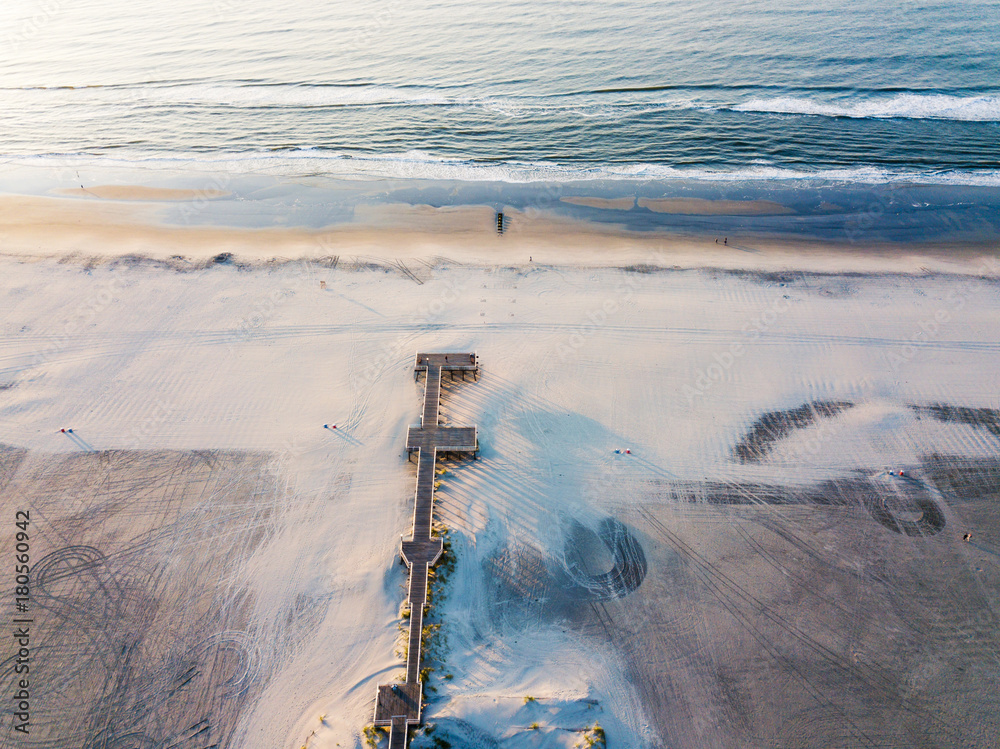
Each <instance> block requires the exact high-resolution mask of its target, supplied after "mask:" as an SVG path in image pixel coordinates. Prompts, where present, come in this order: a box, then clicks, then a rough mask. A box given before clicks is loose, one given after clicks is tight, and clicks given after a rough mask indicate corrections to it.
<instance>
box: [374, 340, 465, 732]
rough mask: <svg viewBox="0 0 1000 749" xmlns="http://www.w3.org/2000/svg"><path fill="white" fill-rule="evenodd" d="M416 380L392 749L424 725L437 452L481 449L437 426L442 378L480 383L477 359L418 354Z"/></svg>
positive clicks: (380, 722) (459, 431) (384, 711)
mask: <svg viewBox="0 0 1000 749" xmlns="http://www.w3.org/2000/svg"><path fill="white" fill-rule="evenodd" d="M414 372H415V374H419V373H420V372H424V373H425V374H426V384H425V387H424V410H423V415H422V417H421V421H420V426H418V427H410V429H409V432H408V433H407V435H406V449H407V450H408V451H409V452H410V453H411V455H412V454H414V453H415V454H416V457H417V490H416V496H415V499H414V503H413V533H412V535H411V538H410V540H408V541H403V542H402V543H401V544H400V554H401V555H402V557H403V561H404V562H406V564H407V565H409V567H410V584H409V594H408V596H409V597H408V600H409V604H410V628H409V632H408V645H407V649H406V681H405V682H402V683H399V682H397V683H393V684H380V685H379V687H378V697H377V699H376V701H375V725H377V726H390V732H389V749H404V747H406V745H407V736H408V728H409V726H414V725H419V724H420V721H421V703H420V700H421V695H422V690H423V685H422V684H421V682H420V655H421V654H420V642H421V635H422V633H423V628H424V608H425V606H426V604H427V570H428V568H429V567H430V566H431V565H432V564H434V563H435V562H436V561H437V560H438V557H440V556H441V551H442V549H443V542H442V540H441V538H439V537H437V536H432V535H431V519H432V516H433V514H434V465H435V463H436V462H437V454H438V450H442V451H444V452H453V453H475V452H476V450H477V448H478V436H477V432H476V427H442V426H440V425H439V424H438V414H439V412H440V408H441V377H442V374H443V373H444V372H448V373H449V375H450V376H451V378H452V379H454V378H455V373H456V372H461V373H462V378H463V379H464V378H465V375H466V373H467V372H471V373H472V375H473V377H474V378H476V379H478V376H479V362H478V360H477V357H476V354H474V353H471V354H469V353H466V354H461V353H459V354H453V353H448V354H417V360H416V365H415V368H414Z"/></svg>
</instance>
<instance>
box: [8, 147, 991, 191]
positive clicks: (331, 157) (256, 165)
mask: <svg viewBox="0 0 1000 749" xmlns="http://www.w3.org/2000/svg"><path fill="white" fill-rule="evenodd" d="M0 160H2V162H3V164H4V169H3V171H8V170H10V169H14V168H18V167H34V168H39V169H52V170H56V171H67V170H69V171H73V170H83V169H87V170H97V171H101V170H118V169H120V170H134V169H142V170H143V171H148V170H162V171H164V172H184V173H191V172H202V173H210V174H234V175H246V174H261V175H270V176H276V177H288V178H292V179H294V178H296V177H306V176H308V177H317V176H323V177H329V178H331V179H425V180H457V181H465V182H507V183H537V182H584V181H598V180H610V181H628V180H635V181H651V180H652V181H665V182H670V181H678V180H697V181H708V182H772V181H774V182H803V183H805V182H808V183H839V184H862V185H875V184H890V183H893V184H923V185H966V186H982V187H1000V170H949V171H938V172H927V171H925V172H920V171H912V170H898V171H894V170H888V169H885V168H882V167H875V166H856V167H852V168H843V169H818V170H805V169H801V170H800V169H786V168H781V167H774V166H768V165H766V164H753V165H750V166H748V167H745V168H742V169H732V170H712V169H701V168H691V167H673V166H668V165H663V164H645V163H633V164H593V165H576V164H572V165H571V164H556V163H550V162H530V161H508V162H500V163H497V162H488V163H487V162H477V161H472V160H469V159H463V158H448V157H443V156H437V155H434V154H430V153H427V152H424V151H419V150H413V151H407V152H405V153H398V154H384V155H370V154H364V155H361V154H351V153H346V152H331V151H323V150H320V149H316V148H312V147H304V148H300V149H296V150H282V151H247V152H230V153H187V154H177V155H165V154H162V153H152V152H147V151H137V150H129V149H118V150H116V151H115V153H114V155H108V156H95V155H89V154H65V155H58V154H50V155H39V156H19V155H10V156H3V155H0Z"/></svg>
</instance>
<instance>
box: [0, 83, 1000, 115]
mask: <svg viewBox="0 0 1000 749" xmlns="http://www.w3.org/2000/svg"><path fill="white" fill-rule="evenodd" d="M4 95H5V96H6V97H10V98H12V102H13V103H17V100H16V97H19V96H20V97H26V98H33V97H51V98H57V99H64V100H65V103H67V104H71V103H73V102H74V100H75V101H77V102H79V100H81V99H86V100H87V101H89V102H94V103H108V104H120V103H128V104H133V105H143V104H149V105H154V106H155V105H162V104H173V105H181V106H183V105H190V106H221V107H233V108H267V107H288V108H310V107H385V106H390V107H391V106H443V107H451V106H463V107H474V108H477V109H481V110H485V111H489V112H493V113H495V114H498V115H500V116H503V117H515V118H516V117H528V116H534V115H538V114H543V113H546V112H549V113H555V112H560V113H565V114H577V115H579V116H582V117H587V118H618V117H621V116H625V115H628V116H633V117H637V116H641V115H643V114H645V113H648V112H654V111H663V110H703V111H712V110H720V109H723V110H729V111H733V112H747V113H771V114H800V115H812V116H818V117H851V118H871V119H888V118H901V119H938V120H958V121H964V122H1000V96H997V95H984V96H955V95H951V94H929V95H928V94H898V95H896V96H893V97H889V98H887V97H865V98H861V97H858V98H854V99H846V100H820V99H815V98H805V97H796V96H778V97H769V98H761V97H757V98H752V99H749V100H748V101H744V102H738V103H726V102H722V101H707V100H703V99H700V98H698V97H695V96H692V95H690V94H679V93H674V94H667V95H657V96H653V97H646V96H643V97H639V98H629V97H626V98H623V99H619V100H608V99H607V98H606V97H604V96H600V95H597V94H587V93H581V94H579V95H573V96H567V97H562V96H514V97H507V96H470V95H467V94H464V93H458V92H455V91H451V92H448V91H442V90H440V89H436V88H430V87H417V86H414V87H393V86H383V85H356V86H351V85H307V84H274V85H261V84H237V83H177V84H136V85H122V86H84V87H79V88H67V87H61V88H29V89H5V90H4ZM25 103H27V102H25Z"/></svg>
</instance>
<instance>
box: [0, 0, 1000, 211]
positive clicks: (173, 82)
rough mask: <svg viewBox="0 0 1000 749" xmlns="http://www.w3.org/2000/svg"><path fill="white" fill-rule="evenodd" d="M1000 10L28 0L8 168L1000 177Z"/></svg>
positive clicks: (876, 181) (820, 179) (13, 57)
mask: <svg viewBox="0 0 1000 749" xmlns="http://www.w3.org/2000/svg"><path fill="white" fill-rule="evenodd" d="M998 28H1000V3H998V2H997V1H996V0H965V1H964V2H955V1H953V0H914V1H908V0H900V1H899V2H893V3H872V2H870V1H869V0H829V1H828V2H825V3H822V4H817V3H815V2H814V1H813V0H782V1H781V2H777V1H775V0H752V1H750V2H743V3H739V4H734V3H718V4H706V3H703V2H698V1H695V0H667V1H664V2H651V1H649V0H645V1H640V0H576V1H575V2H567V1H566V0H563V1H561V2H557V1H555V0H532V1H531V2H527V1H526V0H510V1H509V2H506V3H502V4H500V3H494V2H487V1H486V0H460V1H459V0H439V1H432V0H409V1H408V2H402V0H381V1H380V2H345V1H344V0H338V1H336V2H333V1H331V0H317V1H314V2H303V1H302V0H294V1H293V0H268V2H263V1H261V0H239V1H237V0H197V1H196V0H172V2H170V3H162V2H152V1H150V0H91V1H89V2H85V3H67V2H62V0H25V2H19V3H7V4H4V5H3V6H2V8H0V29H2V30H0V162H2V164H0V170H2V169H3V168H4V166H3V165H6V168H7V169H8V170H9V169H17V168H20V167H24V166H26V165H27V166H39V167H51V168H55V169H60V168H61V170H62V172H66V171H67V169H69V170H70V171H74V172H75V171H79V170H80V169H81V168H82V169H83V171H84V173H85V174H86V172H87V170H88V169H99V168H101V167H109V168H112V167H124V166H129V165H131V166H135V167H141V168H144V169H148V170H152V171H155V170H169V169H177V170H183V169H205V170H210V169H219V170H224V171H226V172H228V173H235V174H240V173H244V174H258V173H266V174H269V175H272V176H275V175H279V176H283V177H292V178H295V177H309V178H312V177H322V176H330V177H338V178H348V179H357V178H383V179H386V178H388V179H397V178H400V179H428V180H460V181H465V182H468V181H482V182H493V183H504V184H517V183H521V184H524V183H532V182H559V183H573V182H581V183H584V182H590V183H595V184H596V183H597V182H601V183H602V184H607V183H609V182H611V183H615V182H632V183H643V184H649V183H656V184H659V185H666V187H664V193H665V194H670V191H671V188H670V187H669V185H670V184H672V183H683V184H696V185H701V186H704V185H705V184H709V183H714V182H722V183H735V184H740V185H746V184H750V183H752V184H754V185H757V186H758V187H759V186H760V185H761V184H764V185H774V186H777V188H776V189H782V188H781V186H782V185H788V184H790V183H802V182H806V183H808V184H815V183H820V184H824V185H828V184H844V185H852V184H853V185H856V184H863V185H886V184H895V185H898V184H906V185H911V184H918V185H940V186H968V187H980V188H992V187H1000V34H998V33H997V29H998ZM17 174H21V172H17ZM8 182H9V181H8ZM6 186H7V187H8V188H9V184H7V185H6ZM924 197H926V196H924ZM953 197H954V196H953V195H951V194H949V197H948V198H947V199H948V200H952V199H953Z"/></svg>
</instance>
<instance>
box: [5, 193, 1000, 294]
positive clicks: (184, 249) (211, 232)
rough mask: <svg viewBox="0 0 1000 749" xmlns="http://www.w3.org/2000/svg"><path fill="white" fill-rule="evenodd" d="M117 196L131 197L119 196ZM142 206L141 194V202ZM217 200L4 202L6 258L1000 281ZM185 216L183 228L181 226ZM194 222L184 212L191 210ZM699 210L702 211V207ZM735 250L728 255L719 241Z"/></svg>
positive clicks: (763, 243)
mask: <svg viewBox="0 0 1000 749" xmlns="http://www.w3.org/2000/svg"><path fill="white" fill-rule="evenodd" d="M115 194H116V195H122V194H124V191H123V190H122V189H119V190H118V191H117V192H116V193H115ZM139 194H140V195H142V194H146V195H148V192H146V193H141V192H140V193H139ZM216 202H219V201H218V200H217V198H212V199H209V198H205V199H204V200H194V201H179V200H178V199H177V196H176V194H170V195H169V205H167V201H166V200H164V201H163V202H157V201H153V200H148V199H147V200H141V199H134V198H131V197H130V198H129V199H128V200H110V199H92V198H67V197H39V196H23V195H22V196H18V195H0V256H2V257H6V258H11V259H16V260H20V261H28V262H31V261H39V260H51V259H55V260H60V261H62V262H77V263H80V264H83V265H87V266H94V265H104V264H109V263H115V262H119V261H121V260H123V259H130V260H132V261H142V260H149V261H153V262H157V261H159V262H164V261H171V262H175V263H181V264H185V265H194V266H198V267H200V266H202V265H205V264H212V261H213V260H215V262H225V261H230V262H233V263H236V264H239V265H241V266H244V267H246V266H273V265H274V264H276V263H281V262H289V261H292V262H294V261H301V260H312V261H318V260H321V259H323V258H329V257H333V256H338V257H342V258H352V259H354V260H356V261H359V260H360V261H364V260H375V261H378V260H389V261H393V260H395V261H410V260H414V261H418V260H419V261H424V262H455V263H462V264H472V265H490V266H494V265H514V266H530V265H539V266H544V265H554V266H573V267H628V266H637V267H639V268H640V269H642V268H644V267H648V268H650V269H661V268H663V269H670V268H673V269H693V268H717V269H720V270H760V271H781V270H789V271H803V272H805V271H811V272H821V273H829V272H870V273H886V272H892V273H924V274H925V273H928V272H938V273H950V274H973V275H982V274H983V273H987V274H988V273H992V272H995V271H993V270H992V268H995V267H996V265H995V264H996V262H997V260H998V259H1000V245H998V244H997V243H995V242H992V241H965V242H961V241H956V242H948V243H935V242H926V243H919V244H918V243H904V242H861V241H858V242H854V243H851V242H848V241H843V242H835V241H830V240H826V239H823V238H819V237H808V236H803V237H799V238H786V237H767V236H760V235H755V234H753V233H745V234H742V235H741V234H739V233H732V234H729V235H728V236H726V237H718V238H712V237H709V236H698V235H692V234H689V233H679V232H676V233H672V232H667V231H636V230H634V229H630V228H628V227H626V226H623V225H621V224H613V223H598V222H595V221H588V220H584V219H578V218H570V217H565V216H559V215H553V214H552V213H551V212H547V211H543V210H539V209H529V210H524V211H519V210H511V209H507V210H505V218H506V228H505V231H504V234H503V235H502V236H500V235H498V234H497V232H496V230H495V228H494V227H495V211H494V209H493V208H492V207H490V206H488V205H479V206H475V205H470V206H431V205H414V204H400V203H368V204H362V205H358V206H357V207H356V208H355V209H354V211H353V216H352V219H353V220H352V221H351V222H339V223H335V224H332V225H328V226H325V227H322V228H312V227H308V226H270V227H258V226H223V225H217V224H214V223H213V219H214V218H215V217H214V216H210V215H207V211H206V210H205V206H206V205H208V204H211V203H216ZM178 206H179V207H180V211H181V212H182V213H181V215H182V216H186V217H187V225H184V224H179V223H178V215H176V214H177V211H178ZM185 208H187V209H188V211H187V212H186V213H184V209H185ZM699 210H704V209H703V207H701V206H699ZM725 239H728V244H723V242H722V241H720V240H725Z"/></svg>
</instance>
